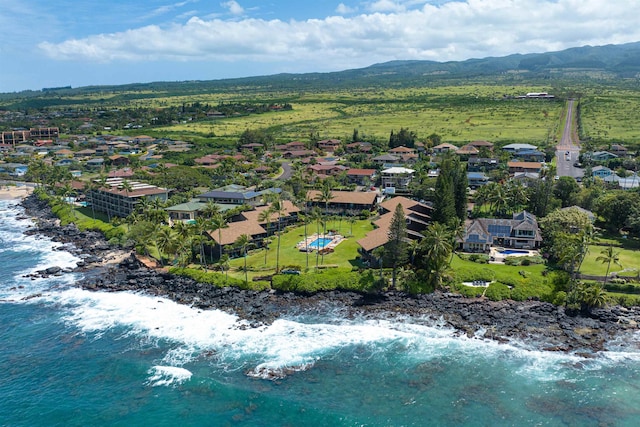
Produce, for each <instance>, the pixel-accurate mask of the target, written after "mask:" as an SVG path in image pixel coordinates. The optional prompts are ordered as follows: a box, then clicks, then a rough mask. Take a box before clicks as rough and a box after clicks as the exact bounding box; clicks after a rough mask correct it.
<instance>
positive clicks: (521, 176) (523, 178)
mask: <svg viewBox="0 0 640 427" xmlns="http://www.w3.org/2000/svg"><path fill="white" fill-rule="evenodd" d="M539 179H540V174H539V173H535V172H516V173H515V174H513V176H512V177H511V178H510V179H509V181H514V182H519V183H520V184H522V185H524V186H525V187H529V186H531V185H532V184H533V183H534V182H535V181H537V180H539Z"/></svg>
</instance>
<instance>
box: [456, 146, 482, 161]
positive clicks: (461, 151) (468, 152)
mask: <svg viewBox="0 0 640 427" xmlns="http://www.w3.org/2000/svg"><path fill="white" fill-rule="evenodd" d="M456 154H457V155H458V156H460V157H461V158H463V159H468V158H469V157H472V156H477V155H478V154H480V150H478V149H477V148H476V147H474V146H473V145H471V144H467V145H463V146H462V147H460V148H458V149H457V150H456Z"/></svg>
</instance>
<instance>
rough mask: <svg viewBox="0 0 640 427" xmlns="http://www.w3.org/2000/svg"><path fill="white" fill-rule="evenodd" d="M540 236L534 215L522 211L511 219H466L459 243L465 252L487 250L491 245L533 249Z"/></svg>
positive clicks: (539, 240) (538, 242) (536, 246)
mask: <svg viewBox="0 0 640 427" xmlns="http://www.w3.org/2000/svg"><path fill="white" fill-rule="evenodd" d="M541 242H542V237H541V233H540V228H539V227H538V221H537V219H536V217H535V216H534V215H532V214H531V213H529V212H526V211H523V212H520V213H516V214H513V218H512V219H498V218H477V219H473V220H470V221H468V223H467V226H466V229H465V233H464V236H463V238H462V239H461V241H460V243H461V244H462V249H463V250H464V251H465V252H489V250H490V248H491V246H502V247H509V248H517V249H534V248H538V247H539V246H540V243H541Z"/></svg>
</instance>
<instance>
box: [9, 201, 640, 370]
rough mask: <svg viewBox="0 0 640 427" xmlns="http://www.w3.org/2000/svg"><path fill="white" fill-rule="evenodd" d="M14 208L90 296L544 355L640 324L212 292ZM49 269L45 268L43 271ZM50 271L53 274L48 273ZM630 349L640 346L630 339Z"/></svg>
mask: <svg viewBox="0 0 640 427" xmlns="http://www.w3.org/2000/svg"><path fill="white" fill-rule="evenodd" d="M21 205H22V206H23V207H24V208H25V212H26V213H27V215H28V216H29V217H32V218H33V219H35V226H34V227H32V228H30V229H29V230H28V231H27V233H28V234H42V235H46V236H48V237H50V238H52V239H53V240H54V241H58V242H62V243H63V246H62V248H60V249H61V250H68V251H70V252H72V253H74V254H76V255H78V256H79V257H80V258H81V259H82V261H80V262H79V263H78V268H77V269H75V271H82V272H84V273H85V277H84V278H83V279H82V280H80V281H79V282H78V283H77V286H80V287H82V288H84V289H88V290H93V291H106V292H121V291H133V292H141V293H145V294H147V295H157V296H163V297H167V298H169V299H171V300H173V301H176V302H178V303H181V304H185V305H189V306H191V307H193V308H196V309H203V310H206V309H220V310H223V311H226V312H229V313H232V314H235V315H237V316H239V317H240V318H243V319H246V320H248V322H249V326H247V327H258V326H261V325H264V324H270V323H271V322H273V321H274V320H276V319H277V318H279V317H282V316H292V315H296V314H301V313H304V314H314V313H317V314H326V313H329V312H336V313H339V315H340V316H345V317H346V318H354V317H367V318H376V319H392V318H395V319H398V320H401V319H400V318H406V317H409V318H410V319H411V321H412V322H420V323H426V324H433V325H438V326H442V327H447V328H451V329H453V330H455V331H457V333H458V334H459V335H467V336H469V337H477V338H481V339H492V340H495V341H497V342H501V343H509V342H514V341H515V342H524V343H526V344H527V345H531V346H533V347H534V348H536V349H539V350H544V351H563V352H574V353H577V354H580V355H584V356H587V357H591V356H592V355H593V354H595V353H597V352H601V351H606V350H607V343H608V342H611V341H613V340H616V341H617V342H618V344H619V343H620V341H621V340H620V338H624V337H628V338H632V335H633V334H634V333H635V332H637V331H638V330H639V329H638V324H639V323H640V308H638V307H633V308H624V307H618V306H613V307H606V308H601V309H594V310H593V311H591V312H590V313H587V314H582V313H573V312H568V311H566V310H565V308H564V307H556V306H554V305H552V304H550V303H546V302H542V301H536V300H528V301H524V302H515V301H510V300H508V301H500V302H494V301H490V300H488V299H486V298H464V297H462V296H460V295H457V294H451V293H446V292H436V293H433V294H425V295H409V294H404V293H401V292H396V291H390V292H386V293H384V294H376V295H373V294H359V293H355V292H343V291H330V292H320V293H316V294H312V295H306V294H298V293H290V292H289V293H284V292H279V291H261V292H258V291H245V290H241V289H237V288H215V287H212V286H211V285H207V284H202V283H198V282H195V281H194V280H192V279H189V278H186V277H181V276H174V275H171V274H168V273H166V272H165V271H162V270H157V269H153V268H149V267H147V266H145V265H144V264H143V263H142V262H141V261H140V259H139V258H137V257H136V256H135V254H134V253H132V252H131V251H130V250H126V249H120V248H113V247H111V246H110V245H108V243H107V242H106V241H105V239H104V237H103V236H102V235H101V234H100V233H98V232H93V231H79V230H77V228H76V227H75V225H73V224H70V225H67V226H65V227H60V223H59V221H58V220H57V218H55V217H54V216H53V214H52V213H51V211H50V209H49V207H48V205H46V204H45V203H43V202H41V201H39V200H37V199H36V198H35V197H25V198H23V200H22V202H21ZM47 270H49V269H47ZM38 273H39V274H41V275H44V274H56V273H60V271H59V270H58V271H56V269H55V268H54V269H52V270H51V271H50V272H47V271H45V272H38ZM628 345H629V347H630V349H632V350H640V343H638V342H636V340H629V343H628Z"/></svg>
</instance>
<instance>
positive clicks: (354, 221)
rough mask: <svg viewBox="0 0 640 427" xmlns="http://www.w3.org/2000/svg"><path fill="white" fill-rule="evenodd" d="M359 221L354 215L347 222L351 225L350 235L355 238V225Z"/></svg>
mask: <svg viewBox="0 0 640 427" xmlns="http://www.w3.org/2000/svg"><path fill="white" fill-rule="evenodd" d="M356 221H357V218H356V217H355V216H353V215H350V216H349V217H348V218H347V222H348V223H349V235H350V236H353V224H355V223H356Z"/></svg>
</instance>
